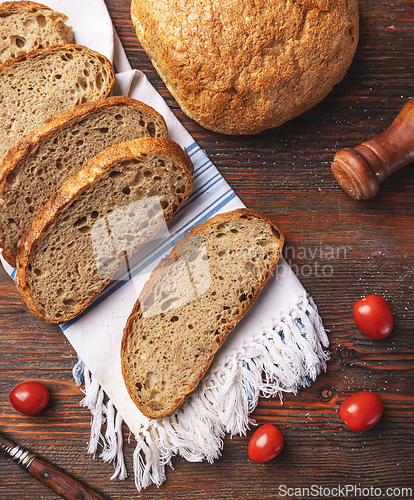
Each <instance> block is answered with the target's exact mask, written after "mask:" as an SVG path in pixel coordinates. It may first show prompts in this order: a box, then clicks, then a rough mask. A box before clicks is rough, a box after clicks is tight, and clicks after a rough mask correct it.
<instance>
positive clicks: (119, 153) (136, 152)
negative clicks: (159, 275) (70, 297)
mask: <svg viewBox="0 0 414 500" xmlns="http://www.w3.org/2000/svg"><path fill="white" fill-rule="evenodd" d="M152 153H155V154H166V155H168V156H170V157H171V158H174V159H175V160H176V161H177V162H178V163H180V164H181V165H182V166H183V167H184V169H185V170H186V171H187V173H188V176H189V177H190V178H189V181H188V184H187V187H186V191H185V192H183V193H181V198H182V202H181V203H183V202H184V201H185V200H186V199H187V198H188V196H189V194H190V192H191V189H192V187H193V181H192V178H191V175H192V172H193V168H194V167H193V164H192V162H191V160H190V158H189V156H188V154H187V153H186V152H185V151H184V150H183V149H181V147H180V146H178V144H176V143H174V142H173V141H171V140H169V139H152V138H144V139H137V140H135V141H131V142H127V143H122V144H117V145H114V146H112V147H110V148H108V149H107V150H105V151H103V152H102V153H99V154H98V155H97V156H95V157H94V158H93V159H92V160H91V161H90V162H89V164H88V165H87V166H86V167H85V168H83V169H82V170H81V171H80V172H78V173H77V174H76V175H74V176H72V177H71V178H70V179H69V180H68V181H67V182H65V183H64V184H63V186H62V187H61V188H60V189H59V190H58V191H57V192H56V193H55V194H54V195H53V196H52V197H51V198H50V200H49V201H48V203H47V204H46V205H45V207H44V208H43V209H42V211H41V212H40V213H39V214H38V216H37V217H36V218H35V220H34V221H33V224H32V225H31V227H29V228H28V230H27V231H26V233H25V234H24V236H23V238H22V239H21V240H20V243H19V246H18V249H17V262H16V264H17V267H16V282H17V285H18V288H19V290H20V292H21V295H22V297H23V299H24V301H25V303H26V305H27V307H28V308H29V309H30V311H31V312H32V313H33V314H35V315H36V316H37V317H39V318H40V319H41V320H42V321H45V322H49V323H57V322H58V321H59V322H63V321H68V320H70V319H72V318H74V317H75V316H77V315H78V314H79V313H80V312H82V311H83V310H84V309H85V308H86V307H87V306H88V305H89V304H90V303H91V302H92V301H93V300H94V299H95V298H96V296H97V295H98V294H99V292H100V291H101V290H103V288H104V287H105V286H106V285H107V284H108V283H109V281H110V279H109V278H108V279H102V282H101V284H100V287H99V290H98V291H97V292H96V293H94V294H93V295H92V296H90V297H88V298H86V297H85V300H84V301H83V302H82V303H81V304H78V305H77V307H76V308H75V309H74V310H73V311H71V312H70V313H66V314H65V315H62V316H60V318H59V320H58V321H57V320H56V319H53V318H50V317H48V316H46V315H45V314H44V313H42V311H40V309H39V304H37V303H35V301H34V300H33V290H32V289H31V287H29V286H28V273H29V272H30V262H31V257H32V255H33V252H35V249H36V245H37V244H38V242H39V241H40V240H41V238H42V236H43V235H44V234H45V233H46V232H47V231H48V229H49V228H50V227H51V226H52V225H53V224H54V223H55V221H56V218H57V216H58V215H59V214H60V213H62V211H63V210H64V209H65V208H66V207H67V206H68V205H69V204H70V203H72V202H73V201H74V200H76V199H78V198H79V196H81V195H82V192H84V191H85V189H86V188H88V187H90V186H91V185H94V184H97V183H99V180H100V179H101V178H102V177H104V176H105V175H106V174H107V172H108V171H109V170H110V169H111V168H112V167H113V165H114V164H117V163H118V162H120V161H124V160H127V159H130V158H136V157H137V156H142V157H145V155H150V154H152ZM108 196H109V197H110V196H111V193H108ZM178 209H179V206H175V207H173V208H172V210H171V213H170V214H169V216H168V217H167V215H166V214H165V217H166V219H165V220H166V221H168V220H170V219H171V217H172V216H173V215H174V214H175V213H176V212H177V210H178ZM143 243H145V242H143Z"/></svg>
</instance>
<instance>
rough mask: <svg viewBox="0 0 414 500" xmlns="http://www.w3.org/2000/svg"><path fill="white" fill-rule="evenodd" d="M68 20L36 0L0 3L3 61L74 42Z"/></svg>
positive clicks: (0, 48) (0, 50) (0, 38)
mask: <svg viewBox="0 0 414 500" xmlns="http://www.w3.org/2000/svg"><path fill="white" fill-rule="evenodd" d="M67 19H68V18H67V16H66V15H65V14H61V13H60V12H56V11H54V10H52V9H50V8H49V7H46V5H42V4H40V3H36V2H25V1H22V2H4V3H2V4H0V64H3V63H4V62H6V61H8V60H9V59H13V58H14V57H18V56H21V55H23V54H26V53H27V52H31V51H33V50H37V49H41V48H43V47H48V46H50V45H56V44H67V43H75V37H74V36H73V30H72V28H71V27H70V26H67V25H66V24H65V22H66V21H67Z"/></svg>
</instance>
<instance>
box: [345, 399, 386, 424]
mask: <svg viewBox="0 0 414 500" xmlns="http://www.w3.org/2000/svg"><path fill="white" fill-rule="evenodd" d="M383 410H384V405H383V404H382V401H381V400H380V398H379V397H378V396H377V395H376V394H375V393H374V392H372V391H360V392H356V393H355V394H352V395H351V396H349V397H347V398H346V399H345V400H344V401H343V403H342V404H341V408H340V409H339V414H340V415H341V418H342V420H343V421H344V423H345V425H346V426H347V427H348V429H350V430H351V431H354V432H364V431H367V430H368V429H371V427H373V426H374V425H375V424H376V423H377V422H378V421H379V419H380V418H381V416H382V412H383Z"/></svg>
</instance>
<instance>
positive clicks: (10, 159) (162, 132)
mask: <svg viewBox="0 0 414 500" xmlns="http://www.w3.org/2000/svg"><path fill="white" fill-rule="evenodd" d="M167 135H168V132H167V126H166V124H165V121H164V118H163V117H162V116H161V115H160V114H159V113H157V112H156V111H155V110H154V109H152V108H151V107H149V106H147V105H146V104H144V103H142V102H139V101H137V100H135V99H130V98H126V97H109V98H107V99H102V100H100V101H95V102H89V103H85V104H82V105H79V106H76V107H75V108H73V109H71V110H69V111H66V112H65V113H63V114H60V115H58V116H56V117H54V118H52V119H50V120H49V121H48V122H46V123H44V124H43V125H41V126H40V127H39V128H37V129H36V130H35V131H33V132H31V133H30V134H29V135H28V136H26V137H25V138H24V139H23V140H21V141H20V142H19V143H18V144H17V145H16V146H15V147H14V148H12V150H11V151H10V152H9V154H8V155H7V157H6V158H5V160H4V161H3V165H2V168H1V169H0V247H2V248H3V256H4V258H5V259H6V261H7V262H8V263H9V264H10V265H11V266H14V265H15V262H16V251H17V244H18V242H19V240H20V238H21V237H22V236H23V234H24V232H25V230H26V229H27V228H28V227H29V226H30V225H31V223H32V222H33V219H34V217H35V216H36V215H37V214H38V213H39V212H40V210H41V209H42V208H43V206H44V205H45V204H46V202H47V201H48V199H49V198H50V197H51V196H52V194H53V193H54V192H55V191H57V190H58V189H59V187H60V186H61V185H62V184H63V183H64V182H65V181H66V180H67V179H69V177H71V176H72V175H73V174H75V173H76V172H78V171H79V170H81V169H82V168H83V167H85V166H86V165H87V163H88V162H89V160H91V159H92V158H93V157H94V156H95V155H96V154H97V153H99V152H100V151H103V150H104V149H106V148H108V147H109V146H112V145H114V144H117V143H120V142H127V141H131V140H134V139H138V138H139V137H154V138H155V137H167Z"/></svg>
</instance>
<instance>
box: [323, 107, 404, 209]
mask: <svg viewBox="0 0 414 500" xmlns="http://www.w3.org/2000/svg"><path fill="white" fill-rule="evenodd" d="M412 161H414V101H412V100H410V101H408V102H407V103H406V104H405V105H404V107H403V108H402V110H401V111H400V113H399V114H398V116H397V117H396V119H395V120H394V121H393V122H392V124H391V125H390V126H389V127H388V128H387V129H385V130H384V131H383V132H381V133H380V134H379V135H377V136H375V137H373V138H372V139H370V140H368V141H366V142H363V143H362V144H360V145H359V146H356V147H355V148H354V149H350V148H345V149H341V150H340V151H338V152H337V153H336V154H335V157H334V161H333V163H332V165H331V168H332V172H333V174H334V176H335V178H336V180H337V181H338V182H339V184H340V185H341V186H342V188H343V189H344V190H345V191H346V192H347V193H348V194H349V195H350V196H351V197H352V198H355V199H356V200H367V199H369V198H373V197H374V196H375V195H376V194H377V192H378V189H379V185H380V184H381V182H382V181H383V180H384V179H386V178H387V177H388V176H390V175H391V174H392V173H394V172H396V171H397V170H399V169H400V168H402V167H405V166H406V165H408V164H409V163H411V162H412Z"/></svg>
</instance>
